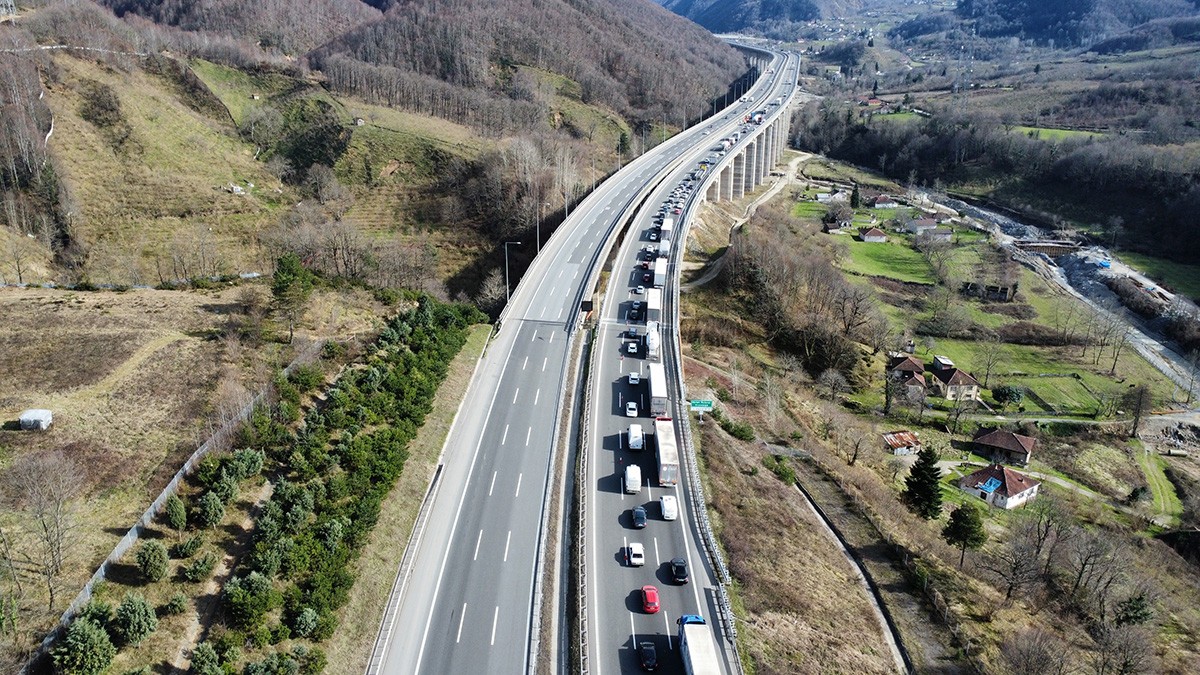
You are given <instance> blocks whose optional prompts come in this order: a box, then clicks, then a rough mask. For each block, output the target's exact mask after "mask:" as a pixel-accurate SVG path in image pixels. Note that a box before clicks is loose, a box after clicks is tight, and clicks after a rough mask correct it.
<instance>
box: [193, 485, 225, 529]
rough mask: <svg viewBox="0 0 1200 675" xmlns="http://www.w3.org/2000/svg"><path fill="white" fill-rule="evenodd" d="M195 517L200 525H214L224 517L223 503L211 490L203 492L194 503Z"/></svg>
mask: <svg viewBox="0 0 1200 675" xmlns="http://www.w3.org/2000/svg"><path fill="white" fill-rule="evenodd" d="M196 517H197V520H198V521H199V523H200V526H201V527H216V526H217V525H219V524H220V522H221V520H222V519H224V518H225V503H224V502H223V501H221V498H220V497H219V496H217V495H216V494H214V493H213V492H212V491H209V492H205V493H204V496H203V497H201V498H200V503H199V504H197V505H196Z"/></svg>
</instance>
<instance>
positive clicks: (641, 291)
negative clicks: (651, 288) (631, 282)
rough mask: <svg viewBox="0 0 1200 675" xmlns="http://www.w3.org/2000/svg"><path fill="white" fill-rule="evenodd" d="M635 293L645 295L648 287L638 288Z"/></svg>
mask: <svg viewBox="0 0 1200 675" xmlns="http://www.w3.org/2000/svg"><path fill="white" fill-rule="evenodd" d="M633 292H634V293H637V294H638V295H641V294H642V293H645V292H646V287H645V286H638V287H637V288H635V289H634V290H633Z"/></svg>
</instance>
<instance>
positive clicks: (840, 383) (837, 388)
mask: <svg viewBox="0 0 1200 675" xmlns="http://www.w3.org/2000/svg"><path fill="white" fill-rule="evenodd" d="M817 386H818V387H819V388H820V389H821V393H822V395H823V396H824V397H825V398H827V399H829V400H830V401H833V400H836V399H837V397H838V396H839V395H841V394H844V393H845V392H847V391H849V390H850V383H849V382H847V381H846V376H845V375H842V374H841V373H840V372H838V371H837V370H834V369H833V368H827V369H826V370H824V371H822V372H821V374H820V375H818V376H817Z"/></svg>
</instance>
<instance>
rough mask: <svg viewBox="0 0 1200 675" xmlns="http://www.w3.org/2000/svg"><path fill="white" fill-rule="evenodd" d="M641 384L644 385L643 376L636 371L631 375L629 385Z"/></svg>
mask: <svg viewBox="0 0 1200 675" xmlns="http://www.w3.org/2000/svg"><path fill="white" fill-rule="evenodd" d="M641 383H642V376H641V374H639V373H638V372H637V371H636V370H635V371H634V372H632V373H630V374H629V384H634V385H637V384H641Z"/></svg>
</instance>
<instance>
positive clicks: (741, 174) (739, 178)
mask: <svg viewBox="0 0 1200 675" xmlns="http://www.w3.org/2000/svg"><path fill="white" fill-rule="evenodd" d="M745 194H746V151H745V150H743V151H741V152H739V153H738V154H737V155H735V156H734V158H733V191H732V192H731V193H730V197H729V198H730V199H741V198H742V197H743V196H744V195H745Z"/></svg>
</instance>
